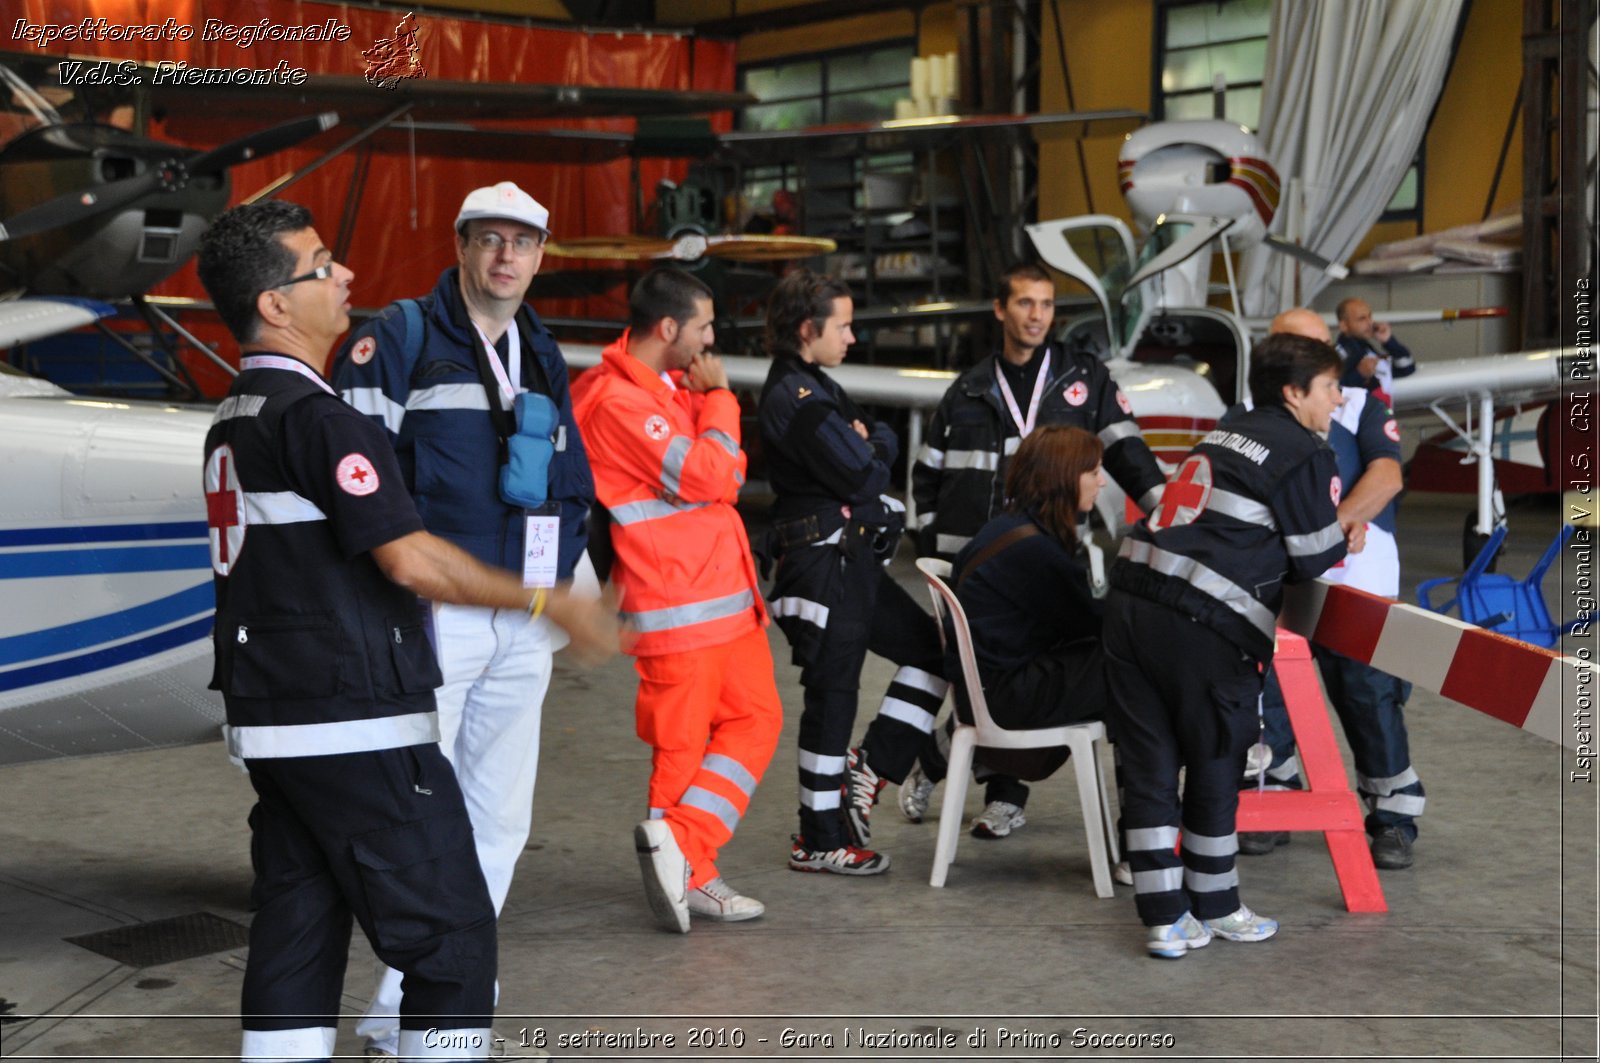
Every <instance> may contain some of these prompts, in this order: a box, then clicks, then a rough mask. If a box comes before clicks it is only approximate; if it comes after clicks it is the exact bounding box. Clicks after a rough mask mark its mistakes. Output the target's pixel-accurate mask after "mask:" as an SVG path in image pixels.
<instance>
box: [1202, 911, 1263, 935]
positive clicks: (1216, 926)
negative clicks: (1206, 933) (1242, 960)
mask: <svg viewBox="0 0 1600 1063" xmlns="http://www.w3.org/2000/svg"><path fill="white" fill-rule="evenodd" d="M1205 923H1206V928H1207V929H1209V930H1210V931H1211V932H1212V933H1213V934H1216V935H1217V936H1218V937H1224V938H1227V939H1228V940H1229V941H1265V940H1267V939H1268V938H1269V937H1271V936H1272V935H1274V934H1276V933H1277V932H1278V921H1277V920H1276V919H1268V918H1266V917H1265V916H1260V915H1257V914H1256V913H1255V912H1252V911H1251V910H1250V907H1249V905H1245V904H1241V905H1239V910H1238V911H1237V912H1234V913H1233V914H1232V915H1225V916H1223V917H1222V918H1221V919H1207V920H1206V921H1205Z"/></svg>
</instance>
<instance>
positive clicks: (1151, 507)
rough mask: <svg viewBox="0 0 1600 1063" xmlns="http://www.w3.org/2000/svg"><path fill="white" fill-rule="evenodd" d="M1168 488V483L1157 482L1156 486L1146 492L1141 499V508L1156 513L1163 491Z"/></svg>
mask: <svg viewBox="0 0 1600 1063" xmlns="http://www.w3.org/2000/svg"><path fill="white" fill-rule="evenodd" d="M1166 489H1167V485H1166V484H1156V485H1155V486H1154V487H1152V488H1150V490H1148V491H1146V492H1145V493H1144V497H1143V498H1141V499H1139V508H1140V509H1142V510H1144V511H1145V512H1146V513H1154V512H1155V511H1156V507H1157V506H1159V505H1160V504H1161V492H1163V491H1165V490H1166Z"/></svg>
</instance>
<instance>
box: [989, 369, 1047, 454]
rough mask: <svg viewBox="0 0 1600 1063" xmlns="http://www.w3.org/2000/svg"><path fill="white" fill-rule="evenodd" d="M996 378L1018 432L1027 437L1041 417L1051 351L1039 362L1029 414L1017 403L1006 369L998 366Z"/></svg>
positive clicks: (1029, 404) (1029, 402)
mask: <svg viewBox="0 0 1600 1063" xmlns="http://www.w3.org/2000/svg"><path fill="white" fill-rule="evenodd" d="M995 378H996V379H997V380H998V381H999V384H1000V395H1001V397H1003V398H1004V399H1005V400H1006V409H1008V410H1010V411H1011V419H1012V420H1013V421H1015V422H1016V423H1017V433H1018V435H1020V436H1021V437H1022V438H1023V439H1027V438H1028V436H1029V434H1031V433H1032V432H1033V425H1034V422H1035V421H1037V420H1038V419H1039V400H1040V399H1041V398H1042V397H1043V396H1044V388H1045V384H1046V382H1047V381H1048V380H1049V379H1050V352H1049V351H1045V352H1044V361H1042V362H1040V363H1039V375H1038V376H1037V377H1035V378H1034V382H1033V397H1032V398H1031V399H1029V400H1028V415H1027V416H1026V417H1024V416H1023V415H1022V409H1021V407H1019V406H1018V405H1017V397H1016V396H1015V395H1013V394H1012V393H1011V385H1010V384H1009V383H1008V382H1007V381H1006V374H1005V371H1004V370H1001V369H999V368H998V367H996V370H995Z"/></svg>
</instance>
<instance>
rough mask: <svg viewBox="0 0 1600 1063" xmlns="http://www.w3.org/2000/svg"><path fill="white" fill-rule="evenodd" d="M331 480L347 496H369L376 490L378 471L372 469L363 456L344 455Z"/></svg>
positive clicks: (354, 454)
mask: <svg viewBox="0 0 1600 1063" xmlns="http://www.w3.org/2000/svg"><path fill="white" fill-rule="evenodd" d="M333 478H334V479H335V480H336V481H338V483H339V489H340V490H341V491H344V492H345V493H347V494H352V495H356V496H360V495H370V494H372V492H374V491H376V490H377V489H378V470H377V469H374V468H373V467H372V462H370V461H368V460H367V456H366V455H365V454H356V453H351V454H346V455H345V456H344V457H343V458H342V459H341V460H340V462H339V467H338V468H337V469H335V470H334V473H333Z"/></svg>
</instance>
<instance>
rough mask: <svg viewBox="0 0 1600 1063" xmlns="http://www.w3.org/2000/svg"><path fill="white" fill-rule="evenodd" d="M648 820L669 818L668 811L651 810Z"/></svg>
mask: <svg viewBox="0 0 1600 1063" xmlns="http://www.w3.org/2000/svg"><path fill="white" fill-rule="evenodd" d="M648 818H650V819H666V818H667V810H666V809H664V808H652V809H651V810H650V815H649V817H648Z"/></svg>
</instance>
